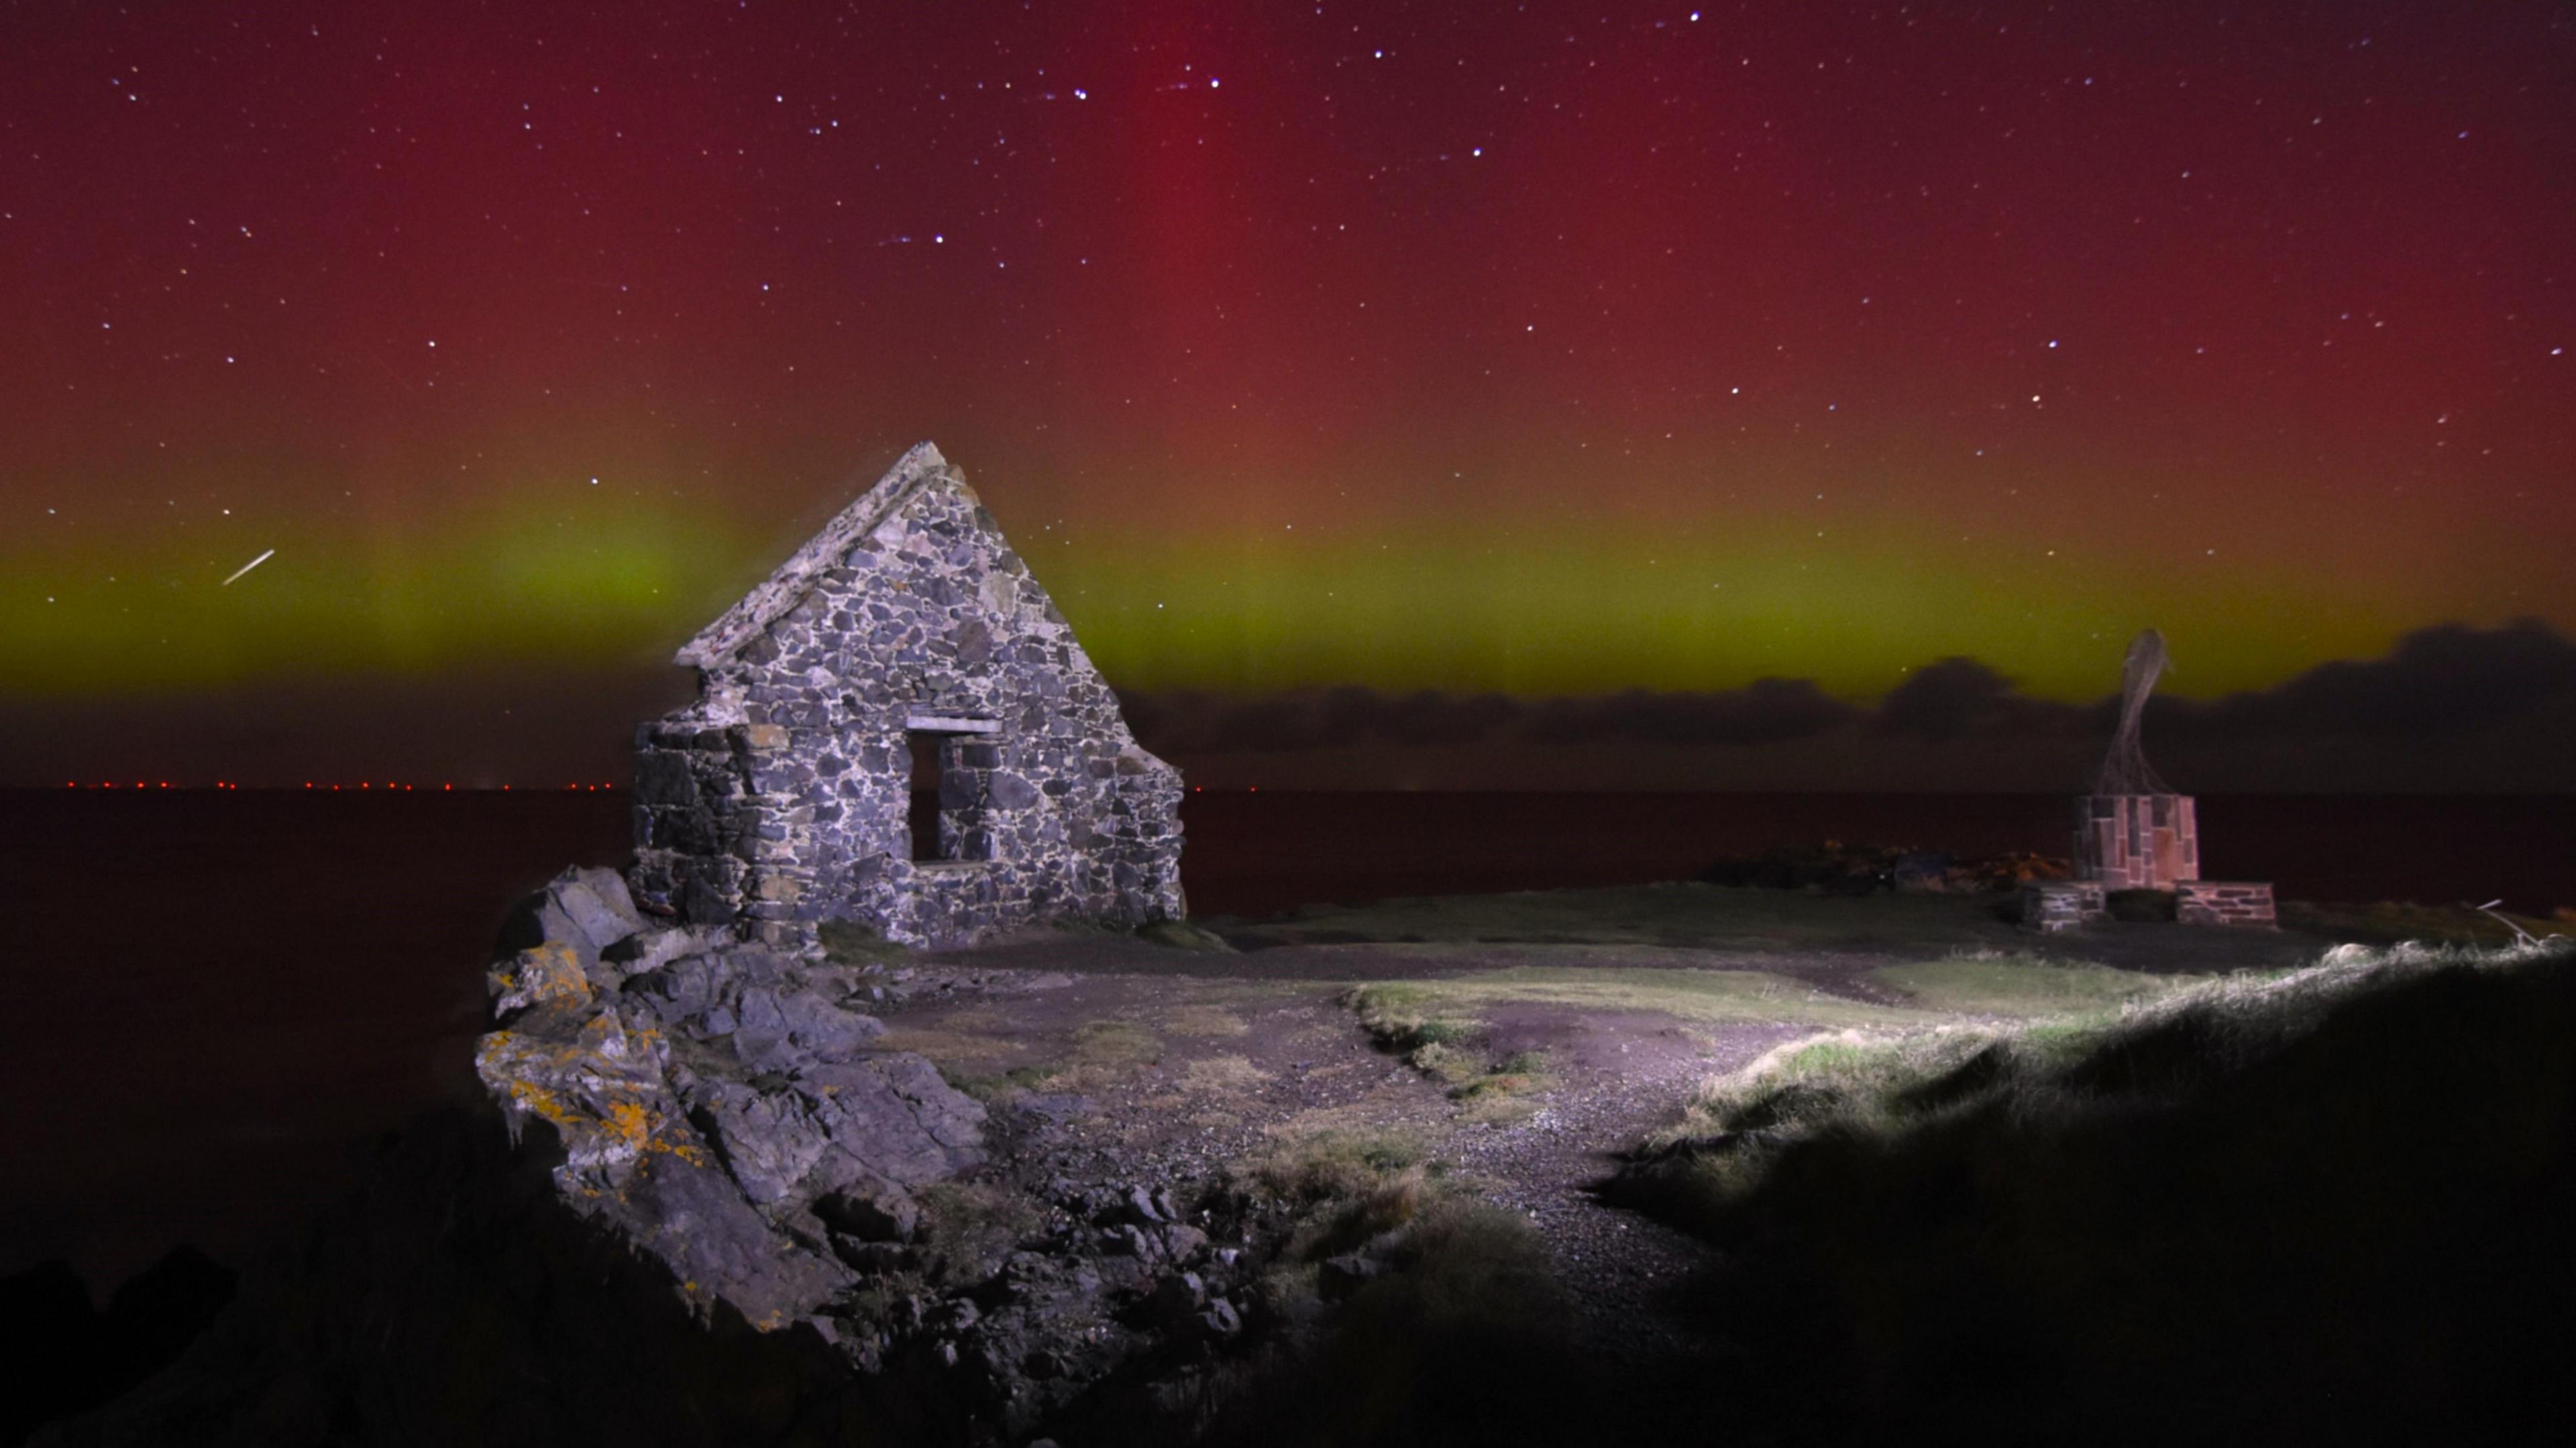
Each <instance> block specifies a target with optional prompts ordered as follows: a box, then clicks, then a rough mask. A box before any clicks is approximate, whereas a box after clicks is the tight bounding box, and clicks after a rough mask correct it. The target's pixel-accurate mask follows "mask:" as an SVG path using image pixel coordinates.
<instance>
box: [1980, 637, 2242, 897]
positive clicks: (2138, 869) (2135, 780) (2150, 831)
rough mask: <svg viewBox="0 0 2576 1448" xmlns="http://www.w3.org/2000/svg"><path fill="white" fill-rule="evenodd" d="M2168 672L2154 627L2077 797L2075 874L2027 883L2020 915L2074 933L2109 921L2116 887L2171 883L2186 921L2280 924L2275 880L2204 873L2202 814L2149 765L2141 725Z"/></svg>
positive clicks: (2140, 644)
mask: <svg viewBox="0 0 2576 1448" xmlns="http://www.w3.org/2000/svg"><path fill="white" fill-rule="evenodd" d="M2164 671H2165V640H2164V635H2163V634H2160V633H2158V632H2156V631H2155V630H2154V629H2147V630H2144V631H2142V632H2141V633H2139V635H2138V636H2137V637H2136V638H2135V639H2133V640H2131V641H2130V643H2129V656H2128V661H2127V663H2126V664H2125V666H2124V667H2123V668H2122V670H2121V679H2120V723H2119V728H2118V729H2117V731H2116V732H2115V733H2113V735H2112V736H2111V751H2110V753H2109V754H2107V755H2105V756H2103V759H2102V768H2101V770H2100V771H2099V772H2098V773H2097V774H2096V775H2095V776H2094V779H2093V791H2092V793H2090V794H2084V795H2078V796H2076V800H2075V878H2074V879H2072V880H2062V881H2044V882H2043V881H2035V882H2033V883H2032V884H2030V885H2029V886H2027V887H2025V889H2024V891H2023V900H2022V919H2023V921H2024V923H2026V924H2028V925H2029V926H2030V927H2031V928H2032V929H2035V930H2043V931H2054V930H2067V929H2073V928H2075V927H2077V926H2082V925H2089V924H2094V923H2097V922H2099V921H2103V920H2107V919H2109V918H2110V913H2109V903H2108V896H2109V893H2110V892H2111V891H2114V890H2167V891H2171V892H2172V893H2173V896H2174V916H2175V918H2176V919H2178V920H2180V921H2182V922H2183V923H2185V924H2188V925H2257V926H2270V925H2272V924H2273V923H2274V910H2273V903H2272V887H2271V886H2270V885H2269V884H2259V883H2250V882H2243V881H2219V880H2203V879H2202V878H2200V818H2199V809H2198V807H2197V805H2196V803H2195V802H2194V801H2193V799H2192V797H2191V796H2190V795H2187V794H2178V793H2176V792H2175V791H2174V789H2173V788H2172V786H2170V785H2168V784H2166V783H2165V782H2164V779H2163V777H2162V776H2160V775H2158V774H2157V773H2156V771H2155V767H2154V766H2153V765H2150V764H2148V763H2147V756H2146V753H2145V751H2144V750H2143V749H2141V748H2140V747H2139V744H2138V729H2139V724H2140V721H2141V720H2142V719H2143V718H2144V716H2145V714H2146V709H2147V696H2148V695H2149V694H2150V693H2153V692H2154V691H2155V687H2156V680H2157V678H2158V677H2159V676H2161V675H2162V674H2163V673H2164Z"/></svg>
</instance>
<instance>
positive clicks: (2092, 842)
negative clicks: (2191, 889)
mask: <svg viewBox="0 0 2576 1448" xmlns="http://www.w3.org/2000/svg"><path fill="white" fill-rule="evenodd" d="M2075 874H2076V877H2077V878H2078V879H2083V880H2098V881H2100V882H2101V884H2102V888H2104V889H2105V890H2170V889H2173V888H2174V887H2175V886H2176V885H2178V884H2180V883H2181V882H2183V881H2185V880H2196V879H2199V878H2200V826H2199V821H2198V819H2197V818H2196V817H2195V811H2194V809H2193V804H2192V798H2191V796H2190V795H2187V794H2087V795H2079V796H2077V797H2076V800H2075Z"/></svg>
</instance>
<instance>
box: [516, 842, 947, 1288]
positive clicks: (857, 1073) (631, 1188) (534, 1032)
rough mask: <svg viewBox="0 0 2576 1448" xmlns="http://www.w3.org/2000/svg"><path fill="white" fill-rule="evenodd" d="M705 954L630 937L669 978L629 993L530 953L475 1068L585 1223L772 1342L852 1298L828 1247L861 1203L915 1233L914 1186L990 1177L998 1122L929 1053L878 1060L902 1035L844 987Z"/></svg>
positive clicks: (800, 969) (730, 951)
mask: <svg viewBox="0 0 2576 1448" xmlns="http://www.w3.org/2000/svg"><path fill="white" fill-rule="evenodd" d="M569 878H571V877H569V876H568V877H567V879H569ZM564 883H565V882H564V881H562V880H559V881H558V882H557V885H558V886H561V885H563V884H564ZM556 893H557V892H556V890H555V888H554V887H549V896H553V895H555V894H556ZM564 913H565V916H566V918H570V916H571V912H564ZM650 936H677V937H681V941H680V943H679V944H673V943H672V942H670V941H668V940H660V939H652V938H646V937H650ZM593 938H594V939H595V937H593ZM718 939H719V940H721V937H718ZM708 943H709V938H708V937H705V936H699V935H691V934H689V933H688V932H686V931H684V930H666V931H658V932H642V933H640V934H639V935H630V936H628V937H622V938H621V939H620V940H618V941H616V942H612V946H613V947H614V948H615V949H616V951H617V952H618V953H620V954H622V955H623V956H624V957H625V958H626V959H627V960H628V961H630V962H633V963H635V964H638V965H642V964H644V963H646V962H652V964H651V965H650V968H647V969H642V970H639V971H637V972H636V973H635V974H633V975H632V976H628V977H625V978H624V979H623V980H622V983H620V984H618V985H615V986H611V987H602V986H601V985H599V984H598V983H596V982H595V981H594V980H593V979H592V977H591V976H590V975H588V974H585V972H584V970H583V968H582V965H581V962H580V959H579V957H578V955H577V954H576V950H575V947H574V946H573V945H572V944H571V943H568V942H555V941H550V942H547V943H544V944H539V945H535V946H531V947H529V948H526V949H522V950H520V951H518V952H517V953H516V954H515V955H513V956H512V957H510V959H509V960H508V961H506V962H503V963H502V964H500V965H497V966H495V967H494V969H493V972H492V979H493V991H494V999H495V1017H496V1024H498V1025H499V1026H500V1027H501V1029H498V1030H495V1031H493V1032H492V1033H491V1034H489V1035H487V1036H485V1037H484V1038H483V1039H482V1041H481V1042H480V1043H479V1044H478V1046H477V1048H476V1052H475V1068H476V1070H477V1072H478V1073H479V1074H480V1075H481V1077H482V1079H483V1082H484V1085H485V1087H486V1088H487V1089H488V1090H490V1092H491V1093H492V1096H493V1098H494V1099H495V1100H496V1101H497V1102H498V1103H499V1104H500V1106H501V1110H502V1113H503V1116H504V1118H505V1119H506V1120H507V1121H508V1123H509V1125H510V1128H511V1131H512V1134H513V1135H514V1137H517V1138H518V1139H520V1140H521V1141H522V1142H523V1143H525V1144H526V1145H527V1146H528V1147H529V1148H538V1147H542V1149H545V1150H549V1151H551V1152H553V1153H555V1154H556V1155H557V1161H556V1164H555V1166H554V1169H553V1174H554V1183H555V1188H556V1192H557V1194H558V1195H559V1196H560V1197H561V1198H562V1200H563V1201H564V1202H565V1203H566V1204H567V1205H568V1206H570V1207H571V1208H572V1209H573V1210H574V1211H576V1212H578V1213H580V1214H582V1215H584V1216H587V1217H589V1218H591V1219H592V1220H594V1221H596V1222H598V1223H600V1224H602V1225H604V1226H606V1227H607V1228H609V1229H610V1230H611V1231H612V1232H613V1233H614V1234H615V1235H617V1236H618V1237H619V1238H621V1239H622V1240H624V1241H625V1242H626V1243H627V1244H628V1245H630V1246H631V1247H633V1248H634V1249H636V1250H637V1251H639V1252H641V1253H643V1254H644V1255H645V1256H647V1257H650V1258H654V1259H658V1260H659V1261H661V1262H662V1263H663V1264H664V1265H665V1266H666V1267H667V1268H668V1269H669V1271H670V1273H671V1275H672V1278H673V1281H674V1283H675V1285H676V1287H677V1288H678V1290H679V1292H680V1293H681V1295H682V1296H683V1297H685V1298H686V1299H688V1300H689V1301H690V1302H691V1303H692V1304H693V1305H695V1306H697V1307H699V1308H700V1309H702V1310H704V1309H711V1308H712V1307H713V1306H714V1305H715V1304H717V1303H723V1304H725V1305H726V1306H729V1307H731V1308H732V1309H733V1310H735V1311H736V1312H739V1313H740V1314H741V1315H742V1317H743V1318H744V1320H746V1321H748V1322H750V1323H751V1324H752V1325H753V1326H755V1327H759V1328H762V1329H764V1330H766V1329H768V1328H772V1327H777V1326H782V1325H784V1324H786V1323H789V1322H792V1321H795V1320H797V1319H799V1318H802V1317H804V1316H806V1315H808V1314H810V1313H812V1312H814V1311H815V1310H816V1309H817V1308H818V1307H820V1306H822V1305H823V1304H824V1303H826V1302H828V1301H829V1300H830V1299H831V1298H832V1297H833V1296H834V1295H835V1294H837V1293H839V1292H841V1291H843V1290H844V1289H846V1288H848V1287H849V1286H850V1285H851V1284H852V1282H853V1281H854V1278H853V1276H852V1272H851V1269H850V1268H849V1267H848V1266H846V1265H845V1264H844V1263H843V1261H842V1260H841V1258H840V1257H839V1256H836V1255H835V1254H834V1252H833V1250H832V1247H831V1243H830V1237H831V1234H832V1232H833V1231H835V1230H837V1231H841V1232H842V1233H843V1234H844V1235H847V1234H848V1226H847V1223H850V1222H858V1221H861V1220H862V1217H863V1214H862V1213H861V1212H860V1211H859V1204H863V1203H864V1204H868V1209H869V1210H873V1211H875V1212H876V1213H878V1214H879V1215H880V1216H881V1217H883V1218H884V1219H885V1220H888V1221H898V1222H904V1223H909V1221H910V1220H912V1217H911V1215H910V1214H912V1213H913V1212H914V1211H915V1209H914V1208H913V1206H912V1204H911V1202H910V1198H909V1197H908V1195H907V1189H909V1188H913V1187H918V1186H921V1185H924V1184H926V1183H929V1182H934V1181H938V1180H941V1179H942V1178H945V1177H948V1176H951V1175H954V1174H955V1173H957V1172H958V1171H961V1170H964V1169H965V1168H967V1167H970V1166H973V1165H975V1164H977V1163H979V1162H980V1161H982V1160H983V1135H982V1132H983V1126H984V1108H983V1107H982V1106H981V1105H979V1104H978V1103H976V1102H975V1101H973V1100H972V1099H970V1098H968V1097H966V1096H963V1095H961V1094H959V1093H958V1092H957V1091H955V1090H954V1089H952V1088H951V1087H950V1086H949V1085H948V1083H947V1082H945V1081H944V1080H942V1079H940V1076H939V1072H938V1070H937V1069H936V1068H934V1067H933V1066H931V1064H930V1063H929V1062H927V1061H925V1060H923V1059H921V1058H920V1057H919V1056H914V1055H910V1054H907V1053H900V1052H897V1053H882V1054H871V1053H870V1052H869V1049H868V1048H869V1045H870V1043H871V1042H872V1041H874V1040H875V1039H876V1037H877V1036H879V1035H880V1034H882V1033H883V1031H884V1027H883V1026H882V1025H880V1024H879V1023H878V1022H877V1021H876V1019H875V1018H874V1017H872V1016H868V1015H865V1014H863V1013H861V1012H858V1011H853V1010H850V1009H848V1008H847V1007H845V1006H843V1005H841V1004H839V1003H838V1000H837V997H839V996H841V995H844V994H846V993H847V992H848V991H849V989H850V985H851V983H850V981H849V980H848V979H847V978H846V972H841V971H837V970H834V969H832V968H829V967H808V966H807V965H805V964H804V963H803V962H800V961H796V960H792V959H789V958H786V957H783V956H779V955H776V954H773V953H771V952H769V951H766V950H762V949H760V948H758V947H753V946H744V945H740V944H735V943H731V942H729V941H727V942H723V943H720V944H718V945H717V946H716V948H713V949H707V948H704V947H705V946H706V945H707V944H708ZM604 948H606V947H604ZM608 964H609V966H610V968H612V969H613V968H615V965H616V962H614V961H610V962H608ZM824 1200H828V1201H830V1202H831V1204H832V1205H831V1210H832V1211H833V1212H834V1213H835V1214H836V1215H838V1216H839V1217H840V1218H842V1219H843V1222H844V1225H842V1226H840V1227H835V1228H827V1226H826V1225H825V1222H824V1219H823V1218H822V1216H820V1215H819V1214H818V1209H817V1203H818V1202H819V1201H824ZM903 1230H905V1231H909V1230H910V1228H909V1226H908V1225H906V1226H905V1227H904V1228H903Z"/></svg>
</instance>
